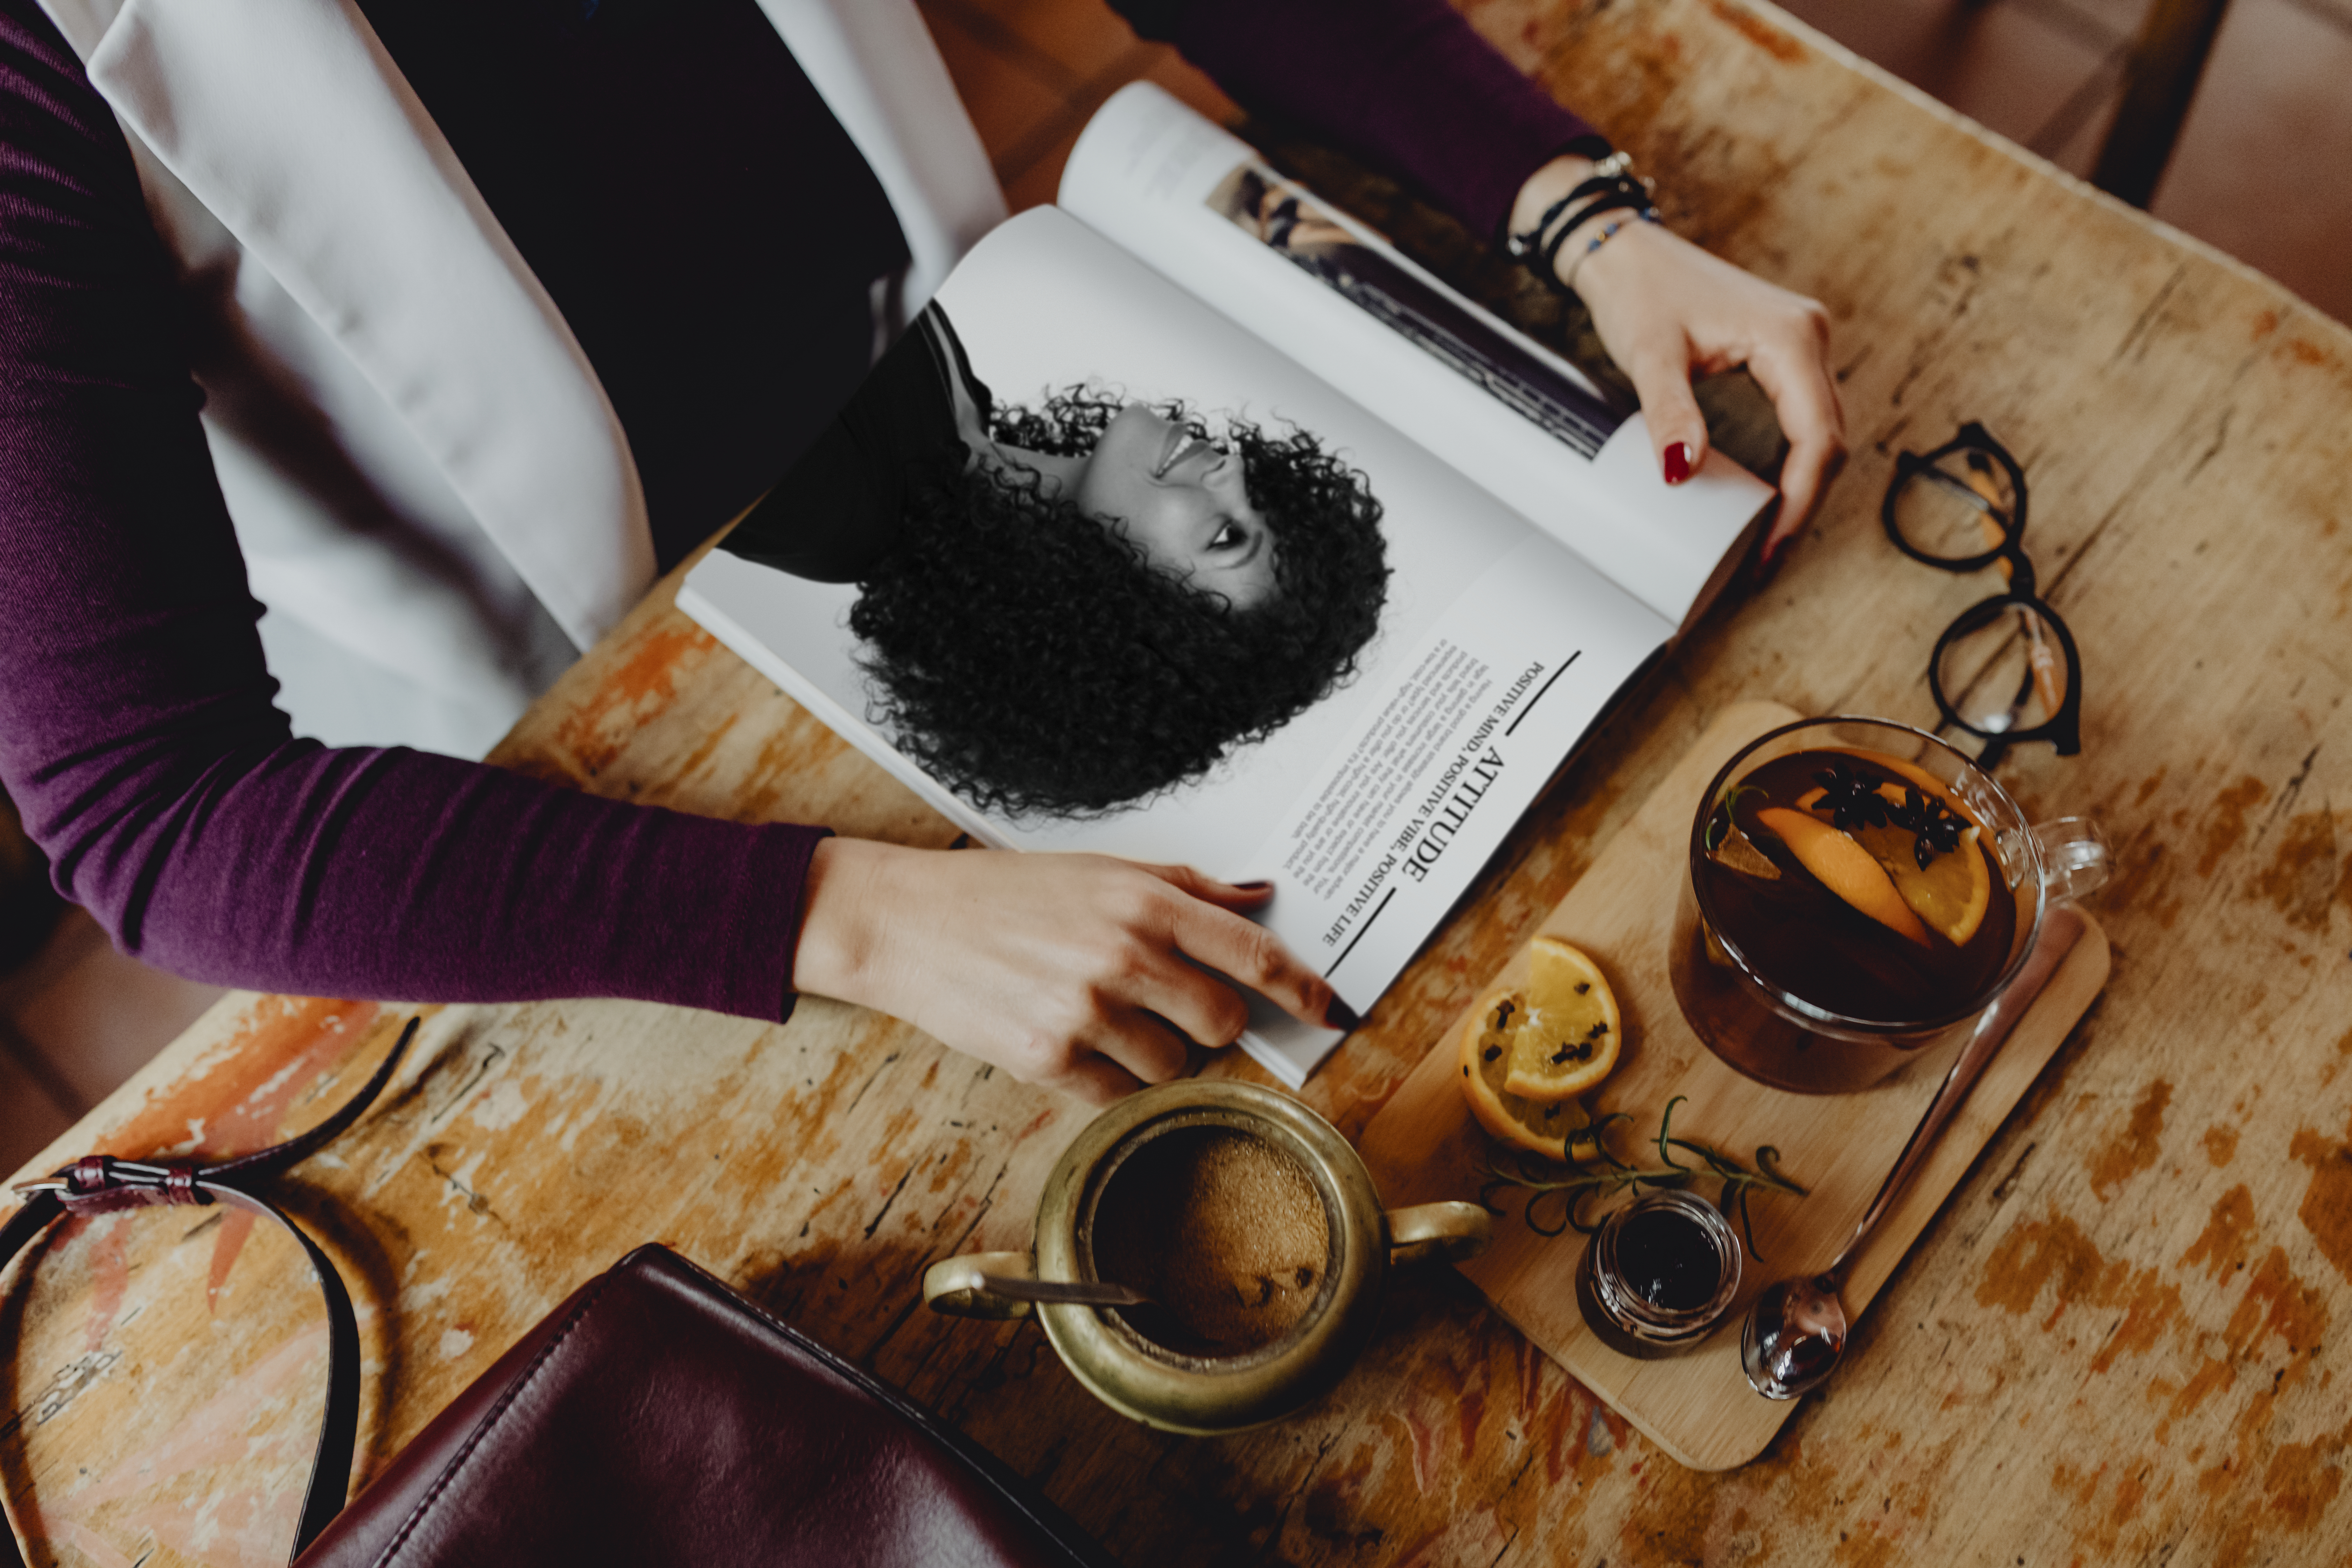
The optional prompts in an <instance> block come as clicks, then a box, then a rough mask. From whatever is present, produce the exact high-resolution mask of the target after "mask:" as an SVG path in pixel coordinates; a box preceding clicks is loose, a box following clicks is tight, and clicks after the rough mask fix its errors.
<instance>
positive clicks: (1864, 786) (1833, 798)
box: [1813, 763, 1887, 828]
mask: <svg viewBox="0 0 2352 1568" xmlns="http://www.w3.org/2000/svg"><path fill="white" fill-rule="evenodd" d="M1813 782H1814V783H1815V784H1819V785H1821V786H1822V798H1821V800H1820V802H1819V806H1820V809H1822V810H1825V811H1827V812H1828V813H1829V814H1830V825H1831V826H1833V827H1839V828H1846V827H1852V826H1854V825H1855V824H1856V823H1860V824H1862V825H1863V826H1867V827H1884V826H1886V822H1887V813H1886V798H1885V796H1884V795H1880V794H1879V793H1878V781H1877V780H1876V779H1874V778H1871V777H1868V776H1866V775H1865V774H1863V773H1856V772H1854V770H1853V768H1851V767H1848V766H1847V765H1846V764H1845V763H1831V764H1830V765H1829V766H1828V767H1826V768H1823V769H1822V771H1821V772H1820V773H1815V774H1814V775H1813Z"/></svg>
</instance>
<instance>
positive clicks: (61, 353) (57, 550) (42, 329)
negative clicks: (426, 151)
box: [0, 0, 1588, 1019]
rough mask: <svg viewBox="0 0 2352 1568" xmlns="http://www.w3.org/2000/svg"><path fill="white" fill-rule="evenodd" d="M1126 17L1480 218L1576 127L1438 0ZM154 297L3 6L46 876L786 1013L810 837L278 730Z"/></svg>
mask: <svg viewBox="0 0 2352 1568" xmlns="http://www.w3.org/2000/svg"><path fill="white" fill-rule="evenodd" d="M1136 9H1137V10H1138V11H1139V12H1144V11H1148V12H1149V16H1148V17H1147V18H1146V22H1145V25H1146V26H1147V27H1151V28H1154V29H1155V30H1164V31H1167V32H1169V33H1171V34H1172V36H1173V37H1175V38H1176V41H1177V42H1178V43H1179V44H1180V46H1181V47H1182V48H1183V50H1184V52H1185V53H1186V54H1187V55H1189V56H1191V57H1192V58H1193V59H1195V60H1196V61H1197V62H1199V63H1200V64H1201V65H1202V67H1203V68H1206V69H1207V70H1209V71H1210V72H1211V73H1212V74H1213V76H1215V77H1216V79H1218V80H1219V81H1220V82H1221V83H1222V84H1223V85H1224V86H1225V87H1226V89H1228V90H1229V91H1231V92H1232V93H1233V94H1234V96H1235V97H1236V98H1237V99H1239V100H1242V101H1243V102H1244V103H1246V104H1249V105H1251V106H1253V107H1258V108H1265V109H1269V110H1276V111H1278V112H1280V113H1282V114H1284V115H1285V116H1286V117H1287V118H1289V119H1290V120H1292V121H1296V122H1297V123H1299V124H1301V125H1302V126H1304V127H1306V128H1307V130H1309V131H1310V132H1316V133H1318V134H1320V135H1323V136H1325V137H1326V138H1328V140H1330V141H1332V142H1335V143H1338V144H1339V145H1342V146H1345V147H1349V148H1350V149H1352V150H1354V151H1356V152H1358V153H1361V154H1364V155H1366V156H1368V157H1370V158H1372V159H1374V160H1376V161H1379V162H1381V163H1385V164H1386V165H1387V166H1389V167H1391V168H1392V169H1395V170H1396V171H1397V172H1399V173H1400V174H1403V175H1404V176H1405V177H1407V178H1409V179H1411V180H1412V181H1413V182H1414V183H1415V184H1418V185H1420V186H1421V187H1423V189H1425V190H1427V191H1428V192H1429V193H1430V194H1431V195H1433V196H1435V197H1436V198H1437V199H1439V200H1441V201H1443V202H1444V204H1445V205H1448V206H1450V207H1451V208H1453V209H1454V211H1455V212H1456V213H1457V214H1459V215H1460V216H1462V217H1463V218H1465V220H1466V221H1467V222H1469V223H1471V224H1472V225H1473V226H1475V228H1476V229H1477V230H1478V231H1479V232H1481V233H1484V234H1493V233H1495V232H1496V230H1497V228H1498V227H1499V226H1500V224H1501V222H1502V219H1503V217H1504V216H1505V215H1506V213H1507V210H1508V207H1509V204H1510V200H1511V196H1512V194H1513V193H1514V192H1515V191H1516V190H1517V186H1518V185H1519V184H1520V183H1521V182H1522V181H1523V180H1524V179H1525V178H1526V176H1527V175H1528V174H1530V173H1532V172H1533V171H1534V170H1535V169H1536V168H1537V167H1538V165H1539V164H1540V163H1542V162H1543V161H1544V160H1545V159H1547V158H1548V157H1549V156H1550V155H1551V154H1552V153H1555V152H1556V151H1558V150H1559V149H1560V148H1561V147H1563V146H1564V145H1566V144H1567V143H1568V142H1570V141H1571V140H1573V139H1575V138H1577V137H1578V136H1580V135H1583V134H1587V133H1588V131H1587V128H1586V127H1585V126H1584V125H1583V124H1582V123H1581V122H1580V121H1576V120H1575V119H1574V118H1573V117H1572V116H1570V115H1568V114H1567V113H1566V112H1565V111H1563V110H1559V108H1557V107H1556V106H1555V105H1553V104H1552V103H1551V101H1550V100H1549V98H1547V97H1545V96H1544V95H1543V94H1542V93H1541V92H1540V91H1538V89H1534V88H1533V87H1532V86H1530V85H1529V84H1528V82H1526V81H1525V80H1524V79H1522V78H1520V77H1519V75H1518V74H1517V72H1516V71H1515V70H1513V69H1512V68H1510V67H1509V65H1508V64H1507V63H1506V62H1505V61H1503V60H1502V59H1500V58H1498V57H1496V55H1494V54H1493V52H1492V51H1491V50H1489V49H1488V48H1487V47H1486V46H1485V45H1484V44H1483V43H1482V42H1481V41H1480V40H1479V39H1478V38H1477V37H1475V35H1474V34H1472V33H1471V32H1470V30H1469V29H1468V28H1467V27H1466V26H1465V25H1464V24H1463V23H1462V22H1461V21H1460V19H1459V18H1458V17H1456V16H1454V13H1453V12H1452V11H1451V10H1450V9H1449V8H1448V7H1447V6H1446V5H1444V0H1280V3H1277V0H1196V3H1194V4H1192V5H1166V4H1160V5H1151V6H1144V5H1137V7H1136ZM1299 60H1320V61H1322V62H1323V68H1321V69H1320V70H1318V72H1316V73H1311V74H1310V73H1298V72H1295V71H1293V70H1291V69H1289V68H1282V67H1281V66H1280V62H1296V61H1299ZM172 287H173V285H172V276H171V266H170V262H169V260H168V258H166V256H165V254H164V251H163V246H162V243H161V241H160V240H159V239H158V238H157V237H156V235H155V233H154V231H153V229H152V226H150V224H149V222H148V218H147V214H146V209H145V206H144V205H143V202H142V197H141V195H140V190H139V185H138V180H137V176H136V174H135V173H134V171H133V168H132V165H131V156H130V153H129V149H128V148H127V147H126V146H125V144H124V142H123V139H122V136H121V132H120V131H119V130H118V129H117V127H116V125H115V123H114V121H113V118H112V115H111V114H110V111H109V110H108V109H107V108H106V106H105V104H104V103H103V102H102V101H101V100H100V99H99V98H98V96H97V94H96V93H95V92H94V91H93V90H92V89H91V88H90V86H89V81H88V79H87V78H86V77H85V76H84V74H83V71H82V68H81V66H80V64H79V61H78V60H76V59H75V58H74V56H73V55H72V53H71V51H70V50H69V49H68V47H67V46H66V44H65V42H64V40H63V39H62V38H61V37H59V36H58V33H57V32H56V30H55V29H54V28H53V27H52V26H50V25H49V23H48V22H47V19H46V17H44V16H42V15H41V13H40V12H39V11H38V10H37V7H36V6H35V5H33V4H32V0H0V781H5V784H6V787H7V791H8V793H9V795H11V796H13V797H14V798H15V800H16V803H17V805H19V807H20V808H21V809H22V811H23V814H24V816H25V820H26V826H27V828H28V829H29V830H30V832H31V833H32V835H33V837H35V838H36V839H37V841H38V842H39V843H40V844H41V846H42V847H44V848H45V849H46V850H47V853H48V855H49V858H50V860H51V862H52V864H53V866H54V868H55V875H56V879H57V882H58V887H59V889H61V890H62V891H64V892H65V893H66V894H67V895H68V896H69V897H70V898H72V899H74V900H76V901H77V902H79V903H81V904H83V905H85V906H86V907H88V908H89V910H91V911H92V912H93V913H95V914H96V915H97V916H98V917H99V919H100V921H103V922H104V923H105V925H106V926H107V928H108V930H109V931H111V932H112V933H113V935H114V938H115V941H116V942H118V943H119V944H120V945H121V947H122V948H123V950H124V951H126V952H131V953H134V954H136V955H138V956H139V957H141V958H142V959H145V960H146V961H148V962H149V963H156V964H160V965H162V966H163V967H164V968H167V969H173V970H176V971H179V972H181V973H186V974H191V975H197V976H201V977H203V978H205V979H208V980H213V981H217V982H220V983H223V984H235V985H244V986H251V987H256V988H258V989H265V990H277V991H292V992H298V993H303V994H314V995H351V996H369V997H398V998H402V999H404V1000H413V1001H490V1000H515V1001H520V1000H526V999H530V998H535V997H544V996H627V997H638V998H645V999H648V1000H655V1001H661V1002H668V1003H674V1004H678V1005H688V1006H696V1007H708V1008H712V1009H716V1010H719V1011H723V1012H729V1013H737V1014H741V1015H744V1016H750V1017H755V1018H763V1019H776V1018H781V1017H782V1016H785V1015H786V1014H787V1013H789V1012H790V1010H791V1007H792V1000H793V987H792V961H793V945H794V943H795V941H796V940H797V935H798V931H799V922H800V910H801V888H802V883H803V878H804V876H805V872H806V868H807V865H808V858H809V855H810V852H811V850H812V849H813V848H814V846H815V844H816V842H817V841H818V840H819V839H820V838H822V837H824V829H822V828H814V827H794V826H760V827H751V826H741V825H739V824H734V823H728V822H719V821H713V820H709V819H706V818H700V817H694V816H682V815H680V814H677V813H675V812H669V811H663V810H658V809H656V808H652V807H646V806H635V805H621V804H616V803H614V802H609V801H603V800H597V799H593V798H591V797H588V796H584V795H578V794H575V793H573V792H571V791H567V790H564V789H561V788H558V787H555V786H552V785H549V784H543V783H540V782H537V781H534V780H530V779H526V778H522V777H520V776H518V775H516V774H513V773H505V772H502V771H500V770H499V769H496V768H491V767H488V766H484V765H481V764H478V763H463V762H457V761H453V760H450V759H447V758H443V757H436V756H430V755H425V754H421V753H418V752H409V751H405V750H400V749H392V750H376V749H359V748H353V749H343V750H331V749H329V748H327V747H324V746H321V745H320V744H318V743H317V742H310V741H300V740H297V739H295V738H294V737H293V735H292V732H291V731H290V729H289V724H288V721H287V719H286V717H285V715H284V714H283V713H281V712H279V711H278V710H277V709H276V708H275V707H274V706H273V705H272V698H273V696H274V695H275V692H276V689H277V687H276V683H275V682H274V681H273V680H272V679H270V676H269V673H268V669H267V668H265V666H264V663H263V659H262V650H261V643H260V639H259V637H258V635H257V631H256V629H255V626H256V622H257V620H258V618H259V616H260V605H258V604H257V603H256V602H255V600H254V599H253V597H252V595H251V594H250V593H249V592H248V590H247V584H246V575H245V567H244V562H243V558H242V557H241V556H240V554H239V553H238V550H237V544H236V535H235V533H234V532H233V531H232V530H231V527H230V524H229V519H228V513H227V510H226V507H225V506H224V504H223V502H222V500H221V495H220V490H219V488H218V486H217V484H216V483H215V479H214V478H213V472H212V466H211V459H210V457H209V455H208V453H207V450H206V447H205V438H204V436H203V433H202V431H201V429H200V427H199V426H198V424H197V420H196V410H197V405H198V402H199V395H198V393H197V391H196V388H195V386H194V383H193V382H192V381H191V380H190V378H189V374H188V356H187V354H186V353H185V351H184V347H183V345H182V342H181V341H180V331H181V329H180V326H179V316H178V314H177V308H176V306H175V303H174V300H173V295H172Z"/></svg>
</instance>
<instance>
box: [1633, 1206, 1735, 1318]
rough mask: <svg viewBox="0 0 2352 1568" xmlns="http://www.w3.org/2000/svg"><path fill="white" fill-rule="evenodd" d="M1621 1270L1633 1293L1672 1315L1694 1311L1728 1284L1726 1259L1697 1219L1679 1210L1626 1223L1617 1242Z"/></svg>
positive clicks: (1656, 1211)
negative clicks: (1726, 1280) (1725, 1272)
mask: <svg viewBox="0 0 2352 1568" xmlns="http://www.w3.org/2000/svg"><path fill="white" fill-rule="evenodd" d="M1617 1267H1618V1268H1619V1270H1620V1271H1621V1272H1622V1274H1623V1275H1624V1277H1625V1283H1626V1285H1627V1286H1628V1287H1629V1288H1631V1289H1632V1290H1633V1294H1635V1295H1636V1296H1639V1297H1641V1298H1642V1300H1644V1301H1647V1302H1649V1303H1650V1305H1652V1306H1653V1307H1663V1308H1664V1309H1665V1310H1667V1311H1670V1312H1695V1311H1696V1310H1698V1309H1700V1308H1701V1307H1704V1306H1706V1304H1707V1302H1708V1300H1710V1299H1712V1298H1713V1296H1714V1295H1715V1289H1716V1287H1717V1286H1718V1285H1720V1284H1722V1283H1723V1259H1722V1258H1718V1257H1717V1255H1716V1250H1715V1243H1714V1242H1713V1241H1712V1240H1711V1239H1710V1238H1709V1237H1708V1236H1707V1234H1706V1231H1705V1230H1703V1229H1701V1228H1700V1227H1699V1224H1698V1222H1697V1221H1696V1220H1695V1219H1693V1218H1691V1217H1690V1216H1689V1215H1686V1214H1684V1213H1682V1212H1681V1211H1680V1210H1678V1209H1654V1210H1652V1211H1651V1212H1650V1213H1647V1214H1640V1215H1634V1216H1633V1218H1632V1219H1629V1220H1627V1221H1626V1222H1625V1231H1624V1234H1623V1235H1622V1236H1620V1237H1618V1238H1617Z"/></svg>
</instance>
